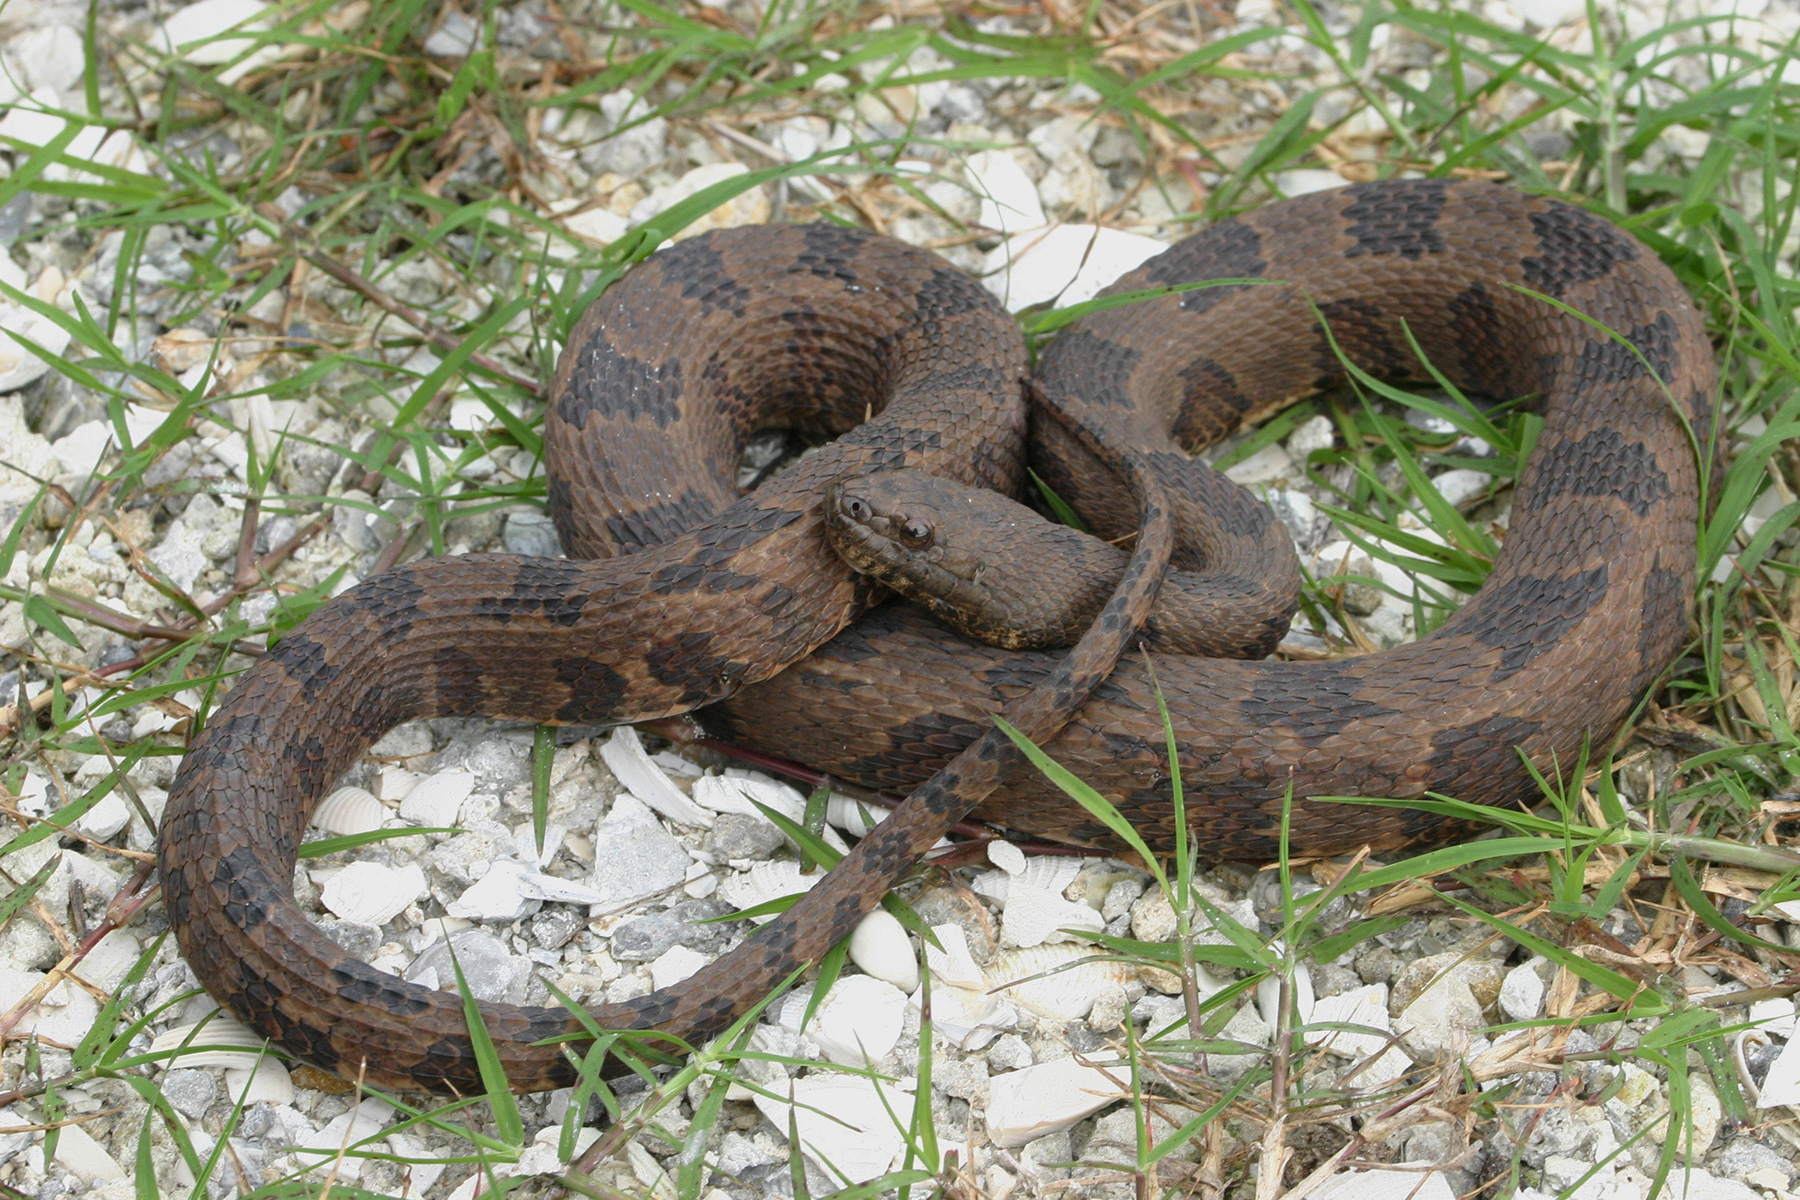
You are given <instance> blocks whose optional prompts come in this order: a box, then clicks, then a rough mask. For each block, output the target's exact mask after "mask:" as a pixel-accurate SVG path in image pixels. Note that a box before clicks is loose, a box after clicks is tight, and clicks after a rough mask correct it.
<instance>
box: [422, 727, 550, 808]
mask: <svg viewBox="0 0 1800 1200" xmlns="http://www.w3.org/2000/svg"><path fill="white" fill-rule="evenodd" d="M453 767H461V768H462V769H463V770H465V771H468V772H469V773H470V774H471V775H473V776H475V790H476V791H477V792H491V793H493V794H494V795H496V796H504V795H506V793H507V792H509V791H511V790H512V789H513V788H514V787H516V786H517V785H519V784H521V783H529V782H530V780H531V737H530V734H526V735H524V736H523V737H519V738H512V737H506V736H496V735H495V731H494V730H493V729H492V728H477V729H475V730H471V731H470V732H469V733H468V734H467V735H464V736H458V737H456V738H453V739H451V742H450V744H449V745H447V746H445V747H444V748H443V749H442V750H440V751H438V755H437V758H436V760H435V761H434V762H433V764H432V768H431V769H432V770H433V771H445V770H449V769H451V768H453Z"/></svg>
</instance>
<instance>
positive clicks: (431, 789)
mask: <svg viewBox="0 0 1800 1200" xmlns="http://www.w3.org/2000/svg"><path fill="white" fill-rule="evenodd" d="M474 790H475V776H473V775H471V774H470V773H469V772H467V771H465V770H463V769H462V768H461V767H457V768H455V769H453V770H449V771H439V772H437V774H435V775H427V776H425V778H423V779H421V780H419V781H418V782H417V783H415V784H413V786H412V788H411V789H410V790H409V791H408V792H407V793H406V799H404V800H402V801H400V815H401V816H403V817H405V818H406V819H407V820H408V821H414V822H416V823H418V824H420V825H429V826H432V827H433V828H437V829H446V828H449V827H450V826H452V825H455V824H456V814H457V813H459V812H461V811H462V803H463V801H464V800H467V799H468V798H469V793H470V792H472V791H474Z"/></svg>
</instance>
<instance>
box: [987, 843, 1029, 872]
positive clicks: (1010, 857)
mask: <svg viewBox="0 0 1800 1200" xmlns="http://www.w3.org/2000/svg"><path fill="white" fill-rule="evenodd" d="M987 856H988V861H989V862H991V863H993V864H994V865H995V866H996V867H999V868H1000V869H1001V870H1002V871H1005V872H1006V873H1007V874H1008V875H1020V874H1023V873H1024V871H1025V852H1024V851H1023V850H1021V849H1019V848H1018V847H1017V846H1015V845H1013V844H1012V843H1011V842H989V843H988V846H987Z"/></svg>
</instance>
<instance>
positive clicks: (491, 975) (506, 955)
mask: <svg viewBox="0 0 1800 1200" xmlns="http://www.w3.org/2000/svg"><path fill="white" fill-rule="evenodd" d="M452 947H454V948H455V950H456V963H457V965H459V966H461V967H462V973H463V978H465V979H466V980H468V984H469V992H470V993H471V994H472V995H473V996H474V997H475V998H476V999H477V1000H500V1001H505V1002H506V1003H509V1004H523V1003H524V1002H525V990H526V984H527V983H529V982H530V980H531V960H530V959H526V958H519V957H516V956H515V955H513V954H512V953H510V952H509V951H508V950H507V948H506V946H505V944H503V943H502V942H501V941H500V939H499V938H497V937H495V936H494V935H493V934H491V933H488V932H486V931H484V930H480V929H465V930H463V931H462V932H461V933H457V934H454V935H452V936H451V938H450V942H449V944H448V945H446V944H445V943H443V942H436V943H434V944H433V945H431V946H429V947H427V948H426V950H425V952H424V953H423V954H421V955H419V957H418V958H416V959H414V960H413V964H412V966H410V967H408V968H407V969H406V978H407V979H409V980H411V981H412V982H414V983H417V984H422V985H423V986H425V987H439V988H447V989H449V990H450V991H455V990H456V968H455V967H454V966H452V965H451V961H450V950H451V948H452Z"/></svg>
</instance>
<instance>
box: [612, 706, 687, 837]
mask: <svg viewBox="0 0 1800 1200" xmlns="http://www.w3.org/2000/svg"><path fill="white" fill-rule="evenodd" d="M600 757H601V758H602V759H604V760H605V761H606V766H607V768H608V769H609V770H610V771H612V773H613V777H614V778H615V779H617V780H618V781H619V783H620V784H622V785H623V786H624V788H625V790H626V791H628V792H630V793H631V794H632V795H634V796H636V797H637V798H638V799H639V800H642V801H643V802H644V803H645V804H648V805H649V806H650V807H651V808H654V809H655V810H656V811H657V812H659V813H661V814H662V815H663V816H665V817H667V818H669V820H671V821H674V822H675V823H676V824H678V825H686V826H688V827H690V828H694V829H708V828H711V826H712V821H713V819H712V817H711V815H710V814H708V813H707V811H706V810H705V809H704V808H701V807H700V806H699V805H698V804H695V803H694V802H693V801H692V800H689V799H688V798H687V796H686V795H684V794H683V793H682V791H681V789H680V788H678V787H676V786H675V785H674V784H673V783H671V782H670V781H669V777H668V776H667V775H665V774H663V772H662V768H661V767H659V766H657V765H656V763H655V762H654V761H653V760H652V759H651V758H650V753H649V751H647V750H645V749H644V742H643V739H642V738H640V737H638V732H637V730H635V729H633V728H632V727H631V726H629V725H621V726H619V727H618V728H617V729H615V730H613V732H612V736H611V737H609V738H607V739H606V742H605V744H603V745H602V746H601V747H600Z"/></svg>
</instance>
